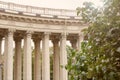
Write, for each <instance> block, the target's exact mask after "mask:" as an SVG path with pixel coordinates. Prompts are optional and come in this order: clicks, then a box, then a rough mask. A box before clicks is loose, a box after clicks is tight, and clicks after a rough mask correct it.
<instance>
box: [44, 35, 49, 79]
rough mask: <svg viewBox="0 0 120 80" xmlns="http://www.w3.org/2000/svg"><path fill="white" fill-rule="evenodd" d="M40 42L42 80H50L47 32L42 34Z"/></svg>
mask: <svg viewBox="0 0 120 80" xmlns="http://www.w3.org/2000/svg"><path fill="white" fill-rule="evenodd" d="M42 42H43V43H42V48H43V52H42V80H50V53H49V33H45V34H44V36H43V41H42Z"/></svg>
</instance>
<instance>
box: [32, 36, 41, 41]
mask: <svg viewBox="0 0 120 80" xmlns="http://www.w3.org/2000/svg"><path fill="white" fill-rule="evenodd" d="M41 40H42V39H41V38H39V37H38V38H33V41H34V42H37V41H41Z"/></svg>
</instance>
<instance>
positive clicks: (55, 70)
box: [53, 40, 60, 80]
mask: <svg viewBox="0 0 120 80" xmlns="http://www.w3.org/2000/svg"><path fill="white" fill-rule="evenodd" d="M53 48H54V54H53V55H54V56H53V80H59V69H60V63H59V60H60V56H59V55H60V53H59V51H60V50H59V40H53Z"/></svg>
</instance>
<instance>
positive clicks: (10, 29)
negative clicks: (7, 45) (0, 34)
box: [7, 28, 16, 35]
mask: <svg viewBox="0 0 120 80" xmlns="http://www.w3.org/2000/svg"><path fill="white" fill-rule="evenodd" d="M15 31H16V29H14V28H9V29H8V30H7V34H8V35H13V33H14V32H15Z"/></svg>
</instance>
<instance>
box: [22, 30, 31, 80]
mask: <svg viewBox="0 0 120 80" xmlns="http://www.w3.org/2000/svg"><path fill="white" fill-rule="evenodd" d="M23 57H24V58H23V80H32V52H31V32H29V31H28V32H27V33H26V36H25V37H24V56H23Z"/></svg>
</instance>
